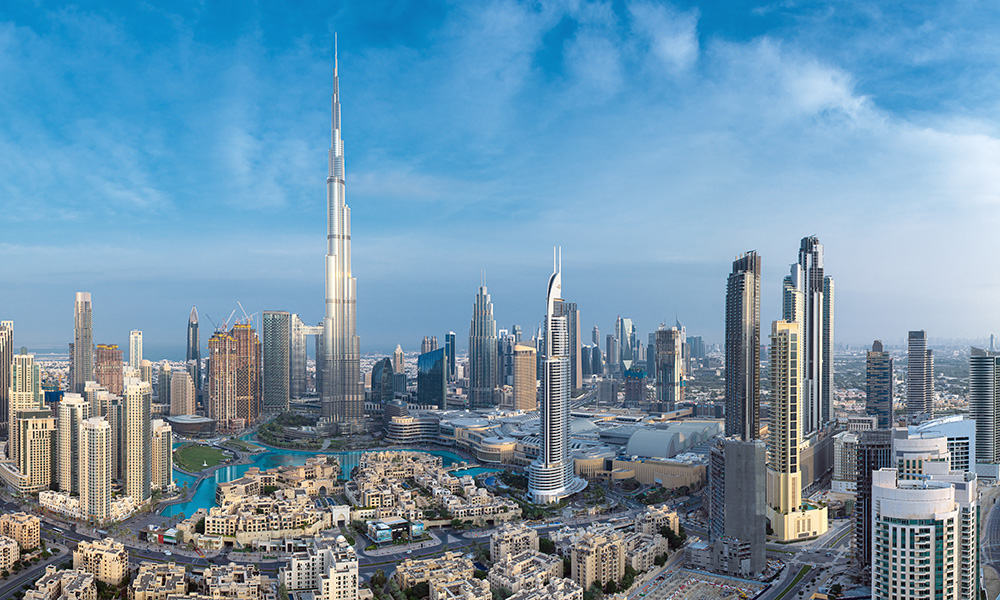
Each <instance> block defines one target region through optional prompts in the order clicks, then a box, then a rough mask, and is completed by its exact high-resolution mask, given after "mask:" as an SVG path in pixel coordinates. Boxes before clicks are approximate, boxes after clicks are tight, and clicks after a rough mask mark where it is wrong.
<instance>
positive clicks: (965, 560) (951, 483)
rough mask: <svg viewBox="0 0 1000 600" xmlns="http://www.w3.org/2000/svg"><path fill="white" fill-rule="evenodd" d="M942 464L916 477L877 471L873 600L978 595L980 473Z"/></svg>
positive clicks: (951, 599) (953, 599) (967, 599)
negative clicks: (911, 477)
mask: <svg viewBox="0 0 1000 600" xmlns="http://www.w3.org/2000/svg"><path fill="white" fill-rule="evenodd" d="M944 466H945V465H943V464H942V463H937V464H934V465H932V466H930V468H929V471H930V473H928V476H927V477H924V478H921V479H917V480H906V479H903V478H900V477H899V473H898V472H897V471H896V470H895V469H880V470H879V471H876V472H875V473H874V474H873V488H872V491H873V502H872V507H873V510H872V528H873V535H872V538H873V549H872V560H871V569H872V571H871V572H872V598H873V600H890V599H892V600H909V599H917V598H943V599H947V600H975V599H977V598H979V597H980V585H979V577H980V569H979V518H978V517H979V510H978V498H977V481H976V476H975V474H973V473H968V472H966V473H959V472H957V471H955V472H950V473H949V472H948V471H947V469H945V468H944ZM914 565H915V566H914Z"/></svg>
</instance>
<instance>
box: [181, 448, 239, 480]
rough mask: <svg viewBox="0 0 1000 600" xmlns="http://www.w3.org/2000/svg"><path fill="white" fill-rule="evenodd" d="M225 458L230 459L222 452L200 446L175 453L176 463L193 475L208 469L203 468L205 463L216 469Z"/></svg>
mask: <svg viewBox="0 0 1000 600" xmlns="http://www.w3.org/2000/svg"><path fill="white" fill-rule="evenodd" d="M225 458H228V457H227V456H226V455H225V454H223V453H222V450H219V449H218V448H213V447H211V446H202V445H200V444H190V445H188V446H184V447H182V448H179V449H178V450H177V451H175V452H174V462H175V463H177V465H178V466H179V467H181V468H182V469H184V470H185V471H189V472H191V473H197V472H198V471H201V470H202V469H205V468H206V467H205V466H203V465H204V464H205V463H208V466H209V467H214V466H215V465H217V464H219V463H221V462H222V461H223V460H224V459H225Z"/></svg>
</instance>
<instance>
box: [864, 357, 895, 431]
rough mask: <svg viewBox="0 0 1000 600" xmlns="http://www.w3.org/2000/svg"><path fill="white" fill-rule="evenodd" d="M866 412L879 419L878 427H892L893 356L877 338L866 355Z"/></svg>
mask: <svg viewBox="0 0 1000 600" xmlns="http://www.w3.org/2000/svg"><path fill="white" fill-rule="evenodd" d="M865 394H866V397H867V401H866V403H865V413H867V414H868V415H870V416H873V417H875V418H876V419H877V423H876V427H877V428H879V429H888V428H889V427H892V425H893V422H892V419H893V405H892V356H890V355H889V353H888V352H886V351H884V350H883V349H882V342H881V341H880V340H875V342H873V343H872V349H871V350H870V351H869V352H867V354H866V356H865Z"/></svg>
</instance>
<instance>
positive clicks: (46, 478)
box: [17, 409, 56, 493]
mask: <svg viewBox="0 0 1000 600" xmlns="http://www.w3.org/2000/svg"><path fill="white" fill-rule="evenodd" d="M55 433H56V420H55V418H54V417H53V416H52V412H51V411H49V410H47V409H36V410H23V411H21V412H20V413H18V419H17V435H18V437H19V438H20V439H19V442H20V453H19V457H18V458H19V460H18V462H17V467H18V470H19V471H20V478H19V479H20V480H19V482H18V484H17V488H18V491H19V492H21V493H25V492H28V493H34V492H40V491H42V490H47V489H49V487H50V486H51V485H52V464H53V461H52V459H53V454H54V453H53V448H54V442H55Z"/></svg>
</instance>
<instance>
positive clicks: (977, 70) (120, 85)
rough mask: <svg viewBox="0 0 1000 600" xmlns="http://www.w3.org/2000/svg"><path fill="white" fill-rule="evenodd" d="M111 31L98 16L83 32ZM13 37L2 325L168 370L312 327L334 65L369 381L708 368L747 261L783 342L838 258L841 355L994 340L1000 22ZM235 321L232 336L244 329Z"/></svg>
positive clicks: (238, 27) (439, 15) (577, 13)
mask: <svg viewBox="0 0 1000 600" xmlns="http://www.w3.org/2000/svg"><path fill="white" fill-rule="evenodd" d="M91 4H95V3H91ZM106 4H107V5H106V6H103V7H101V6H100V5H99V3H97V5H96V6H94V5H90V6H88V5H77V6H72V5H70V6H59V5H57V4H56V3H44V2H35V1H26V0H10V1H8V2H5V3H4V8H3V10H2V11H0V82H2V85H0V114H2V115H3V117H2V118H0V215H2V216H0V318H3V319H13V320H14V321H15V344H16V345H18V346H21V345H24V346H29V347H32V348H36V349H42V348H57V349H64V348H65V347H66V344H67V343H69V342H70V341H72V327H73V319H72V307H73V296H74V292H76V291H90V292H92V294H93V302H94V329H95V332H94V339H95V342H99V343H118V344H120V345H122V346H126V345H127V341H128V332H129V330H131V329H141V330H143V331H144V338H145V339H144V343H145V347H146V355H147V358H154V359H155V358H161V357H162V358H171V359H177V358H183V348H184V341H185V325H186V322H187V317H188V313H189V312H190V310H191V306H192V305H197V307H198V311H199V313H200V314H201V315H202V331H203V334H202V343H203V345H204V344H205V343H207V338H208V334H209V333H210V331H211V329H212V324H211V321H215V322H217V323H218V322H222V321H223V320H224V319H226V318H227V317H228V316H229V314H230V313H231V311H232V310H234V309H236V310H237V311H238V306H237V302H239V303H240V304H242V306H243V307H244V308H245V309H246V311H247V312H248V313H250V314H255V313H256V314H259V312H260V311H262V310H288V311H291V312H297V313H299V314H300V315H301V316H302V317H303V319H304V320H306V321H307V322H318V321H320V320H321V318H322V311H323V276H324V270H323V255H324V253H325V234H326V231H325V222H324V215H325V204H326V183H325V178H326V169H327V165H326V155H327V148H328V147H329V143H330V141H329V140H330V93H331V87H332V68H333V54H334V33H337V34H338V39H339V61H340V72H341V77H340V89H341V97H342V98H341V101H342V114H343V135H344V139H345V150H346V166H347V200H348V204H349V205H350V207H351V210H352V217H353V226H352V227H353V231H352V234H353V271H354V275H355V276H356V277H357V282H358V283H357V286H358V293H357V295H358V309H357V312H358V333H359V335H360V336H361V345H362V352H390V351H391V350H392V349H393V348H395V345H396V344H397V343H398V344H401V345H402V346H403V348H404V349H407V350H416V349H418V348H419V343H420V340H421V339H422V337H423V336H424V335H436V336H437V337H438V339H439V340H443V338H444V334H445V333H446V332H447V331H449V330H453V331H456V332H458V334H459V335H458V339H459V340H460V341H459V346H460V347H461V346H464V345H465V343H466V342H467V338H466V332H468V327H469V321H470V319H471V316H472V307H473V303H474V299H475V294H476V291H477V287H478V285H479V282H480V278H481V277H482V273H483V271H485V273H486V281H487V284H488V287H489V290H490V292H491V294H492V297H493V301H494V305H495V314H496V317H497V321H498V325H499V326H500V327H509V326H511V325H513V324H515V323H516V324H519V325H521V326H522V328H523V329H524V331H526V332H531V331H532V330H533V329H534V328H535V327H537V325H538V324H539V322H540V321H541V319H542V316H543V312H544V301H545V297H544V295H545V285H546V282H547V279H548V275H549V273H550V272H551V269H552V262H551V260H552V259H551V257H552V247H553V246H555V245H560V246H561V247H562V253H563V254H562V256H563V291H564V295H565V296H566V298H567V299H569V300H571V301H575V302H577V304H578V306H579V308H580V311H581V328H582V329H583V332H584V339H585V340H589V338H590V333H589V331H590V329H591V328H592V327H593V326H594V325H597V326H599V327H600V330H601V332H602V336H603V335H604V334H606V333H609V332H610V331H611V330H612V326H613V323H614V319H615V317H616V315H618V314H621V315H622V316H629V317H631V318H632V319H633V320H634V322H635V324H636V326H637V328H638V331H639V333H640V335H641V336H642V338H643V339H645V336H646V334H647V333H648V332H649V331H651V330H653V329H655V327H656V326H657V325H658V324H659V323H661V322H667V323H673V321H674V319H675V318H680V320H682V321H683V322H684V323H685V324H686V326H687V330H688V334H689V335H702V336H704V337H705V338H706V340H708V341H710V342H716V343H719V342H721V341H722V338H723V333H724V320H723V316H724V292H725V284H726V277H727V275H728V273H729V271H730V268H731V263H732V260H733V259H734V258H735V257H736V256H737V255H739V254H740V253H742V252H744V251H747V250H750V249H756V250H757V251H758V252H759V254H760V255H761V257H762V262H763V271H764V278H763V286H762V295H763V301H762V307H761V319H762V322H763V323H764V324H765V327H764V329H765V331H766V330H768V329H769V327H768V325H769V324H770V322H771V321H772V320H774V319H777V318H779V316H780V289H781V279H782V277H783V276H784V275H785V273H787V269H788V265H789V263H792V262H794V261H795V260H796V255H797V250H798V245H799V240H800V239H801V238H802V237H804V236H809V235H816V236H818V237H819V239H820V241H821V242H822V243H823V244H824V245H825V257H826V270H827V273H828V274H829V275H831V276H833V277H834V279H835V281H836V299H835V303H836V315H835V337H836V340H837V341H838V342H843V343H847V344H857V345H860V344H870V342H871V340H872V339H875V338H879V339H883V340H886V341H887V342H889V343H901V342H902V340H903V339H904V338H905V335H906V331H907V330H910V329H926V330H927V331H928V336H929V338H930V339H931V342H932V343H933V342H934V338H939V339H943V338H949V339H951V338H983V337H986V336H988V335H989V333H991V332H1000V311H997V310H995V300H996V298H997V297H998V291H1000V270H997V269H993V268H992V267H991V265H992V264H993V262H994V260H993V259H992V258H991V256H993V255H994V252H995V250H994V248H995V246H996V243H995V238H996V235H997V231H998V225H1000V128H998V124H1000V67H998V66H997V65H1000V39H998V38H1000V6H998V5H997V4H996V3H991V2H977V1H955V2H935V3H906V4H900V3H888V2H884V3H878V2H869V1H857V2H854V1H850V0H841V1H836V2H802V3H800V2H795V1H791V0H789V1H778V2H756V1H750V0H745V1H739V0H737V1H733V2H705V3H699V2H689V1H681V2H649V1H645V0H642V1H640V0H635V1H629V0H616V1H613V2H599V1H597V2H582V1H565V2H530V3H521V2H511V1H497V2H492V1H489V0H484V1H482V2H447V3H435V2H391V1H366V2H345V3H337V2H312V1H302V2H294V3H285V2H258V3H254V2H246V1H238V2H237V1H232V2H226V1H219V2H170V3H167V2H162V3H153V2H138V3H124V2H122V3H106ZM237 314H241V313H240V312H238V313H237Z"/></svg>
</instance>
